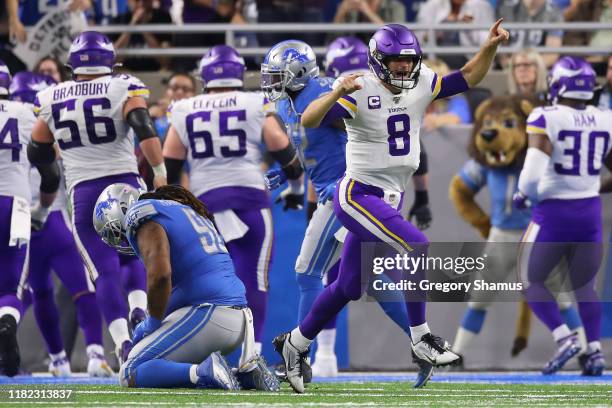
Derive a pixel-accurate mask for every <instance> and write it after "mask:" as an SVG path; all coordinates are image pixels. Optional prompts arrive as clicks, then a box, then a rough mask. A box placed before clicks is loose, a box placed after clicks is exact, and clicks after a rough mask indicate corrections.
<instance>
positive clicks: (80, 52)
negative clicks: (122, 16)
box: [66, 31, 115, 75]
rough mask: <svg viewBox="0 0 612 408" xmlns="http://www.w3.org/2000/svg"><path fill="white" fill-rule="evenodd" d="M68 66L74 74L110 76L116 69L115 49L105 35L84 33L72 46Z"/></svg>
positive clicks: (91, 32) (93, 32) (94, 32)
mask: <svg viewBox="0 0 612 408" xmlns="http://www.w3.org/2000/svg"><path fill="white" fill-rule="evenodd" d="M66 66H68V68H70V69H71V70H72V73H73V74H87V75H103V74H110V73H112V72H113V68H114V67H115V47H113V43H112V42H111V41H110V40H109V39H108V37H107V36H105V35H104V34H102V33H99V32H97V31H83V32H82V33H81V34H79V35H78V37H77V38H75V39H74V41H73V42H72V45H71V46H70V51H69V55H68V63H67V64H66Z"/></svg>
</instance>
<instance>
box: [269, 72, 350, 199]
mask: <svg viewBox="0 0 612 408" xmlns="http://www.w3.org/2000/svg"><path fill="white" fill-rule="evenodd" d="M333 83H334V80H333V78H319V77H317V78H312V79H311V80H310V81H309V82H308V84H306V86H305V87H304V89H302V91H301V92H300V93H299V94H298V96H297V97H296V98H295V101H294V106H295V111H294V110H293V108H292V106H291V101H290V100H289V99H288V98H285V99H282V100H280V101H279V102H278V103H277V105H276V110H277V114H278V115H279V116H280V117H281V119H282V120H283V122H285V126H287V133H288V134H289V137H290V138H291V142H292V143H293V145H294V147H295V148H296V150H297V151H298V154H299V157H300V160H301V161H302V165H303V166H304V169H305V170H306V173H307V174H308V177H310V179H311V180H312V184H313V185H314V187H315V190H316V191H317V194H321V192H322V191H323V190H324V189H325V187H327V186H328V185H329V184H331V183H335V182H336V181H338V179H339V178H340V177H342V175H343V174H344V171H345V170H346V161H345V156H344V151H345V146H346V131H344V130H343V129H338V128H336V127H334V126H331V125H323V126H320V127H318V128H316V129H305V128H304V127H302V126H301V125H300V117H299V116H301V114H302V113H303V112H304V110H306V107H308V105H309V104H310V103H311V102H312V101H314V100H315V99H317V98H319V97H320V96H321V95H323V94H326V93H328V92H331V90H332V84H333ZM298 115H299V116H298Z"/></svg>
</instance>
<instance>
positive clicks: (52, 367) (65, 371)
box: [49, 358, 72, 377]
mask: <svg viewBox="0 0 612 408" xmlns="http://www.w3.org/2000/svg"><path fill="white" fill-rule="evenodd" d="M49 372H50V373H51V374H52V375H53V376H54V377H70V376H72V370H70V362H69V361H68V359H67V358H58V359H57V360H55V361H51V362H50V363H49Z"/></svg>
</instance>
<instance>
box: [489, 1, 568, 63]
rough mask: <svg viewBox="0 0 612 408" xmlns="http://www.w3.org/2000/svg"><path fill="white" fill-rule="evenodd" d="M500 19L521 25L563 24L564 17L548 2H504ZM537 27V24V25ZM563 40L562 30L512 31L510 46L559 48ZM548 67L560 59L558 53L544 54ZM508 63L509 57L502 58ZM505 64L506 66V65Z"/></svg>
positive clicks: (500, 11) (501, 5) (499, 11)
mask: <svg viewBox="0 0 612 408" xmlns="http://www.w3.org/2000/svg"><path fill="white" fill-rule="evenodd" d="M498 14H499V17H503V18H504V19H505V21H506V22H511V21H513V22H521V23H562V22H563V15H562V14H561V11H559V10H558V9H557V8H556V7H555V6H553V5H552V4H551V3H548V2H547V0H518V1H517V0H502V2H501V4H500V7H499V9H498ZM536 25H537V24H536ZM562 38H563V31H562V30H511V31H510V45H513V46H516V47H519V48H527V47H538V46H546V47H559V46H561V42H562V41H561V40H562ZM542 57H543V58H544V62H545V64H546V66H547V67H550V66H551V65H552V64H554V63H555V62H556V61H557V59H558V58H559V54H557V53H554V54H553V53H547V54H543V55H542ZM502 61H503V62H505V63H507V62H508V61H509V59H508V58H507V57H505V58H502ZM505 63H504V65H506V64H505Z"/></svg>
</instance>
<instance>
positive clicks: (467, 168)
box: [459, 159, 487, 193]
mask: <svg viewBox="0 0 612 408" xmlns="http://www.w3.org/2000/svg"><path fill="white" fill-rule="evenodd" d="M459 177H460V178H461V180H463V182H464V183H465V185H466V186H468V187H469V188H470V190H472V191H474V192H475V193H476V192H478V191H480V189H481V188H482V187H484V186H485V184H487V169H486V168H485V167H484V166H483V165H481V164H479V163H478V162H477V161H476V160H474V159H472V160H470V161H468V162H467V163H465V164H464V165H463V167H462V168H461V170H459Z"/></svg>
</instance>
